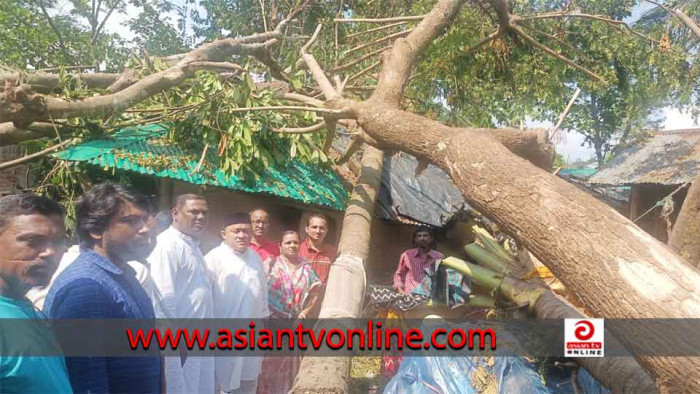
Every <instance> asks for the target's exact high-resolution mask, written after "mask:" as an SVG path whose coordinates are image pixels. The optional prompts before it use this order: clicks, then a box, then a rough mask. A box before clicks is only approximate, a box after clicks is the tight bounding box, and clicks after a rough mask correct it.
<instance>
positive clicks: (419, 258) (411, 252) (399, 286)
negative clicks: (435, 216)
mask: <svg viewBox="0 0 700 394" xmlns="http://www.w3.org/2000/svg"><path fill="white" fill-rule="evenodd" d="M434 240H435V239H434V237H433V230H432V229H431V228H430V227H427V226H420V227H418V228H417V229H416V231H415V232H414V233H413V245H414V246H415V247H414V248H412V249H408V250H407V251H405V252H403V254H401V258H400V259H399V266H398V268H397V269H396V273H394V289H395V290H396V291H398V292H399V293H403V294H409V293H411V292H412V291H413V289H415V288H416V286H418V285H420V283H421V282H422V281H423V278H424V277H425V275H426V271H425V270H426V268H429V267H432V266H433V265H434V264H435V261H437V260H440V259H443V258H444V257H445V256H443V254H442V253H440V252H438V251H437V250H435V249H434V248H433V242H434Z"/></svg>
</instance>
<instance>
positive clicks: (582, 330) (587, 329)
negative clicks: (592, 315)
mask: <svg viewBox="0 0 700 394" xmlns="http://www.w3.org/2000/svg"><path fill="white" fill-rule="evenodd" d="M594 333H595V328H594V327H593V323H591V322H589V321H588V320H580V321H579V322H577V323H576V329H575V330H574V335H575V336H576V339H578V340H579V341H587V340H589V339H591V338H592V337H593V334H594Z"/></svg>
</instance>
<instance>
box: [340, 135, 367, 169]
mask: <svg viewBox="0 0 700 394" xmlns="http://www.w3.org/2000/svg"><path fill="white" fill-rule="evenodd" d="M361 146H362V141H361V140H358V139H351V140H350V145H348V147H347V148H346V149H345V152H343V154H342V155H341V156H340V157H339V158H338V159H337V160H336V161H335V165H338V166H339V165H342V164H345V162H347V161H348V160H350V158H351V157H352V155H354V154H355V153H356V152H357V151H358V150H359V149H360V147H361Z"/></svg>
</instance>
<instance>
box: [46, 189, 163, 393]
mask: <svg viewBox="0 0 700 394" xmlns="http://www.w3.org/2000/svg"><path fill="white" fill-rule="evenodd" d="M148 220H149V214H148V201H147V200H146V199H145V198H144V197H143V196H142V195H140V194H138V193H137V192H135V191H132V190H131V189H128V188H126V187H124V186H121V185H116V184H112V183H103V184H99V185H95V186H93V187H92V188H91V189H90V190H88V191H87V192H86V193H85V194H84V195H83V196H82V197H81V198H80V199H79V200H78V203H77V206H76V232H77V233H78V237H79V238H80V247H81V250H80V252H81V253H80V256H78V258H77V259H76V260H75V261H74V262H73V263H72V264H70V265H69V266H68V267H67V268H66V269H65V271H63V273H61V274H60V275H59V276H58V278H56V282H55V283H54V285H53V286H52V287H51V290H49V294H48V296H47V297H46V302H45V303H44V312H45V313H46V314H47V315H49V316H50V317H51V318H54V319H154V318H155V314H154V312H153V306H152V305H151V300H150V299H149V297H148V294H146V291H145V290H144V289H143V287H141V285H140V284H139V282H138V281H137V280H136V277H135V273H134V270H133V269H132V268H131V267H130V266H129V265H128V264H127V262H128V261H130V260H144V259H145V258H146V257H147V256H148V254H149V253H150V251H151V240H150V228H149V226H148V224H147V223H148ZM66 364H67V366H68V374H69V377H70V381H71V385H72V387H73V390H74V391H75V392H76V393H79V392H92V393H122V392H129V393H157V392H160V390H161V373H162V362H161V358H160V357H138V358H137V357H68V358H67V359H66Z"/></svg>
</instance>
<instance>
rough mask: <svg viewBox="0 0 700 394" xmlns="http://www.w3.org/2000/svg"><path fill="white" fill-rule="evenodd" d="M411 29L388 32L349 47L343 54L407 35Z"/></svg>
mask: <svg viewBox="0 0 700 394" xmlns="http://www.w3.org/2000/svg"><path fill="white" fill-rule="evenodd" d="M412 31H413V29H408V30H404V31H400V32H398V33H394V34H389V35H388V36H385V37H382V38H380V39H377V40H374V41H371V42H368V43H366V44H362V45H359V46H356V47H355V48H352V49H349V50H347V51H346V52H345V55H349V54H351V53H353V52H356V51H359V50H361V49H364V48H367V47H371V46H372V45H376V44H379V43H382V42H384V41H391V40H393V39H394V38H399V37H404V36H407V35H408V34H410V33H411V32H412Z"/></svg>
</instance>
